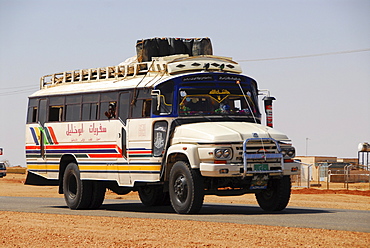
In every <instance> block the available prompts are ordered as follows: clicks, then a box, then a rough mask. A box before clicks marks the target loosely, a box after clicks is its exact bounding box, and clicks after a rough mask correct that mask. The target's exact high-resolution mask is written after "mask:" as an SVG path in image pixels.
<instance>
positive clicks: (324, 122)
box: [0, 0, 370, 166]
mask: <svg viewBox="0 0 370 248" xmlns="http://www.w3.org/2000/svg"><path fill="white" fill-rule="evenodd" d="M369 13H370V1H368V0H310V1H308V0H305V1H304V0H253V1H252V0H227V1H222V0H187V1H178V0H156V1H147V0H141V1H136V0H126V1H118V0H100V1H97V0H84V1H83V0H74V1H71V0H46V1H41V0H0V147H2V148H3V151H4V154H3V155H0V161H1V160H9V162H10V163H11V164H12V165H21V166H25V153H24V136H25V119H26V109H27V97H28V96H29V95H30V94H32V93H33V92H34V91H36V90H38V88H39V79H40V77H41V76H43V75H46V74H51V73H56V72H63V71H69V70H76V69H86V68H97V67H104V66H112V65H117V64H119V63H120V62H122V61H124V60H125V59H126V58H129V57H132V56H134V55H135V54H136V50H135V44H136V41H137V40H139V39H144V38H153V37H185V38H186V37H188V38H191V37H210V38H211V40H212V45H213V53H214V55H219V56H227V57H232V58H233V59H234V60H236V61H239V63H240V65H241V66H242V69H243V74H245V75H248V76H251V77H252V78H254V79H255V80H257V82H258V84H259V87H260V89H269V90H270V92H271V95H272V96H274V97H275V98H276V99H277V100H276V101H275V102H274V106H273V116H274V128H276V129H277V130H279V131H281V132H284V133H286V134H287V135H288V137H289V138H290V139H291V140H292V141H293V145H294V146H295V147H296V150H297V155H302V156H304V155H309V156H313V155H317V156H319V155H322V156H334V157H341V158H343V157H345V158H349V157H351V158H356V157H357V147H358V144H359V143H361V142H365V141H368V142H370V15H369Z"/></svg>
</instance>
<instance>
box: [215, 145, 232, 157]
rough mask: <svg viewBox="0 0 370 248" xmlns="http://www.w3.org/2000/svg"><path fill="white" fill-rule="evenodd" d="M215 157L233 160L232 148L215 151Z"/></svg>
mask: <svg viewBox="0 0 370 248" xmlns="http://www.w3.org/2000/svg"><path fill="white" fill-rule="evenodd" d="M214 154H215V157H216V158H218V159H231V157H232V151H231V148H221V149H215V152H214Z"/></svg>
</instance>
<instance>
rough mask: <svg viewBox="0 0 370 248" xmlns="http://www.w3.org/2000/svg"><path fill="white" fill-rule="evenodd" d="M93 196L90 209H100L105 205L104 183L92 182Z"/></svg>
mask: <svg viewBox="0 0 370 248" xmlns="http://www.w3.org/2000/svg"><path fill="white" fill-rule="evenodd" d="M90 184H91V188H92V194H91V201H90V204H89V206H88V208H89V209H98V208H100V206H101V205H102V204H103V201H104V198H105V191H106V187H105V185H104V183H102V182H97V181H90Z"/></svg>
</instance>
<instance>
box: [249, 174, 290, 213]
mask: <svg viewBox="0 0 370 248" xmlns="http://www.w3.org/2000/svg"><path fill="white" fill-rule="evenodd" d="M291 186H292V185H291V181H290V176H283V177H282V178H279V179H274V178H272V179H270V181H269V183H268V186H267V189H265V190H262V191H261V192H259V193H256V199H257V202H258V205H259V206H260V207H261V208H262V209H263V210H265V211H281V210H283V209H285V208H286V206H287V205H288V203H289V199H290V190H291Z"/></svg>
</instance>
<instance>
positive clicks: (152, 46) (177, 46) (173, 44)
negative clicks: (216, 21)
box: [136, 38, 213, 62]
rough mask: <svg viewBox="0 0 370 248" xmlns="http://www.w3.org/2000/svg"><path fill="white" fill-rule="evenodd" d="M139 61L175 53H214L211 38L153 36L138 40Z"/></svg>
mask: <svg viewBox="0 0 370 248" xmlns="http://www.w3.org/2000/svg"><path fill="white" fill-rule="evenodd" d="M136 53H137V58H138V62H147V61H152V58H153V57H163V56H168V55H175V54H188V55H189V56H199V55H213V52H212V43H211V40H210V38H152V39H143V40H138V41H137V42H136Z"/></svg>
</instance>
